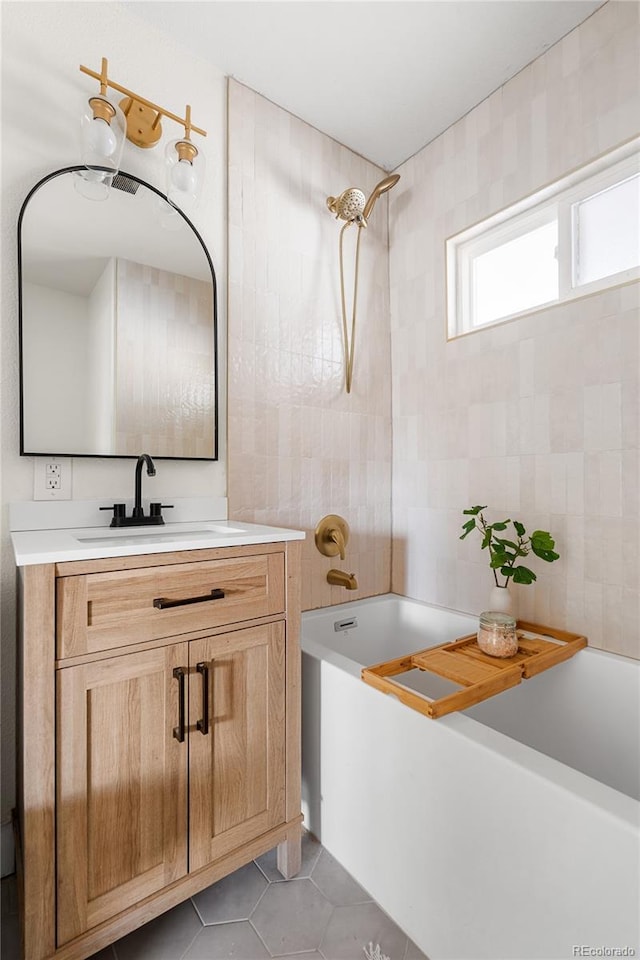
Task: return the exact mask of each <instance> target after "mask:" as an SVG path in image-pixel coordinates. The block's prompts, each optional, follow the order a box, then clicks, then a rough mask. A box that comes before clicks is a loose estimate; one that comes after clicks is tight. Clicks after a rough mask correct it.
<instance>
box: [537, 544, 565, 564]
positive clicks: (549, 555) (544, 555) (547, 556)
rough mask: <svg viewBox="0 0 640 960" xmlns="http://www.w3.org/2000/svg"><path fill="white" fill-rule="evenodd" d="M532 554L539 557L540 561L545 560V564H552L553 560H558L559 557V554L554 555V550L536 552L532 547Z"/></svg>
mask: <svg viewBox="0 0 640 960" xmlns="http://www.w3.org/2000/svg"><path fill="white" fill-rule="evenodd" d="M533 552H534V553H535V555H536V557H540V559H541V560H546V561H547V563H553V561H554V560H558V558H559V557H560V554H559V553H555V551H554V550H536V548H535V547H534V548H533Z"/></svg>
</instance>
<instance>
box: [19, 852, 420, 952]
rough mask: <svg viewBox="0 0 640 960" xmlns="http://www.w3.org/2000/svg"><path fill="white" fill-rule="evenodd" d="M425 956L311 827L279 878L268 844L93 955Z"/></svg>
mask: <svg viewBox="0 0 640 960" xmlns="http://www.w3.org/2000/svg"><path fill="white" fill-rule="evenodd" d="M370 943H372V944H373V946H374V947H375V946H376V945H377V944H380V948H381V950H382V953H383V954H384V955H385V956H387V957H389V960H427V958H426V957H425V955H424V954H423V953H421V951H420V950H419V949H418V948H417V947H416V945H415V944H414V943H413V942H412V941H411V940H409V938H408V937H407V936H406V934H404V933H403V932H402V930H400V928H399V927H398V926H396V924H395V923H394V922H393V921H392V920H391V919H390V918H389V917H388V916H387V915H386V914H385V913H384V912H383V911H382V910H381V909H380V907H379V906H378V905H377V904H376V903H375V902H374V901H373V900H372V899H371V897H370V896H369V894H368V893H367V892H366V891H365V890H363V889H362V887H361V886H359V884H357V883H356V882H355V880H354V879H353V877H351V876H350V874H348V873H347V872H346V870H345V869H344V868H343V867H342V866H341V865H340V864H339V863H338V862H337V860H335V859H334V858H333V857H332V856H331V855H330V854H329V853H328V851H327V850H325V849H324V847H322V846H321V845H320V844H319V843H318V841H317V840H315V838H314V837H312V836H311V834H308V833H305V834H303V841H302V869H301V870H300V873H299V874H298V876H297V877H295V878H294V879H293V880H283V879H282V877H281V875H280V874H279V873H278V871H277V869H276V852H275V850H272V851H270V852H269V853H267V854H265V855H264V856H262V857H260V858H259V859H258V860H255V861H254V862H252V863H249V864H247V865H246V866H244V867H241V868H240V869H239V870H237V871H236V872H235V873H233V874H231V876H229V877H225V879H224V880H220V881H219V882H218V883H215V884H213V886H211V887H208V888H207V889H206V890H203V891H202V893H199V894H197V895H196V896H195V897H192V899H191V900H187V901H186V902H185V903H182V904H180V905H179V906H178V907H175V908H174V909H173V910H170V911H169V912H168V913H165V914H163V916H161V917H158V918H157V919H156V920H152V921H151V923H148V924H146V925H145V926H144V927H140V929H139V930H136V931H135V932H134V933H130V934H129V935H128V936H126V937H123V938H122V940H118V941H117V942H116V943H114V944H113V946H111V947H108V948H107V949H106V950H102V951H101V952H100V953H97V954H95V955H94V956H93V957H92V958H91V960H269V958H271V957H286V958H287V960H364V957H365V952H364V951H365V948H368V947H369V944H370ZM1 956H2V960H18V957H19V954H18V934H17V898H16V893H15V878H14V877H8V878H6V879H5V880H3V881H2V949H1Z"/></svg>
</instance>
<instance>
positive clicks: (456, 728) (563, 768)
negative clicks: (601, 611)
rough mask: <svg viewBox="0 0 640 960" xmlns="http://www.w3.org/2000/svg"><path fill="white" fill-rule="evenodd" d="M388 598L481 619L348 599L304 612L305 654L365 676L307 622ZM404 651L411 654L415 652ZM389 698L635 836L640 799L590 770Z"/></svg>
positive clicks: (472, 723)
mask: <svg viewBox="0 0 640 960" xmlns="http://www.w3.org/2000/svg"><path fill="white" fill-rule="evenodd" d="M389 601H394V602H395V601H402V602H405V603H409V604H411V605H413V604H416V605H418V606H421V607H425V608H428V609H433V610H437V611H439V612H444V613H453V614H456V615H462V616H463V617H467V618H468V619H469V621H470V622H477V617H474V616H473V615H471V614H465V613H461V611H458V610H450V609H449V608H446V607H441V606H437V605H436V604H430V603H426V602H424V601H421V600H414V599H413V598H411V597H405V596H403V595H401V594H395V593H388V594H378V595H376V596H374V597H366V598H364V599H362V600H352V601H349V602H347V603H342V604H335V605H333V606H331V607H319V608H316V609H314V610H308V611H304V612H303V614H302V624H301V631H300V634H301V646H302V652H303V654H305V655H307V656H311V657H312V658H314V659H315V660H318V661H320V662H321V663H327V664H329V666H331V667H333V668H334V669H339V670H342V671H344V672H346V673H348V674H350V675H351V676H353V677H355V678H356V679H361V677H360V670H361V668H362V667H363V666H367V664H359V663H358V662H357V661H355V660H353V659H351V658H349V657H347V656H345V655H344V654H341V653H339V652H338V651H337V650H335V649H334V648H332V647H328V646H323V645H322V644H321V643H319V642H318V641H316V640H314V639H309V638H308V637H305V630H304V626H305V622H306V621H309V620H314V621H315V620H320V619H323V618H325V619H326V620H327V621H328V622H330V621H331V619H332V618H333V617H335V616H336V614H337V613H339V612H340V613H341V615H342V616H344V611H345V610H347V609H348V610H353V611H355V610H356V609H357V608H358V607H361V606H363V605H366V606H370V605H373V604H376V603H381V602H387V603H388V602H389ZM401 652H402V651H399V653H401ZM405 652H407V653H409V652H411V651H405ZM580 653H581V654H586V655H588V656H595V657H604V658H607V659H615V660H618V659H620V658H621V659H623V660H624V661H625V662H628V663H634V664H637V667H638V669H640V662H639V661H636V660H635V659H634V658H633V657H623V656H622V655H619V654H612V653H609V652H608V651H606V650H598V649H596V648H593V647H586V648H585V649H584V650H581V651H580ZM362 683H363V686H365V687H366V688H367V690H368V691H369V694H370V695H372V696H381V695H382V694H381V691H379V690H375V689H374V688H373V687H369V686H368V685H367V684H364V681H362ZM387 696H388V699H389V700H390V701H391V702H392V703H393V706H394V709H395V708H397V709H399V710H400V711H402V712H401V713H400V714H399V716H403V715H404V712H405V711H410V712H411V713H413V714H414V715H415V717H417V718H420V719H421V720H422V722H424V723H428V724H438V727H439V728H441V729H442V730H443V731H445V732H446V735H447V736H453V737H456V738H457V737H462V738H464V739H465V740H471V741H472V742H473V743H474V744H475V745H476V746H477V747H478V748H479V749H482V750H487V751H489V752H491V753H497V754H499V755H500V756H501V757H502V758H503V759H505V760H506V761H507V762H508V763H510V764H512V765H514V766H516V767H518V768H520V769H521V770H523V771H525V772H526V773H527V775H530V776H534V777H536V778H539V779H544V780H545V781H547V783H548V784H549V785H550V786H551V787H552V788H553V789H557V790H562V791H567V792H570V793H572V794H574V795H575V797H576V798H577V799H578V800H579V801H580V802H583V803H587V804H590V805H593V806H596V807H597V808H598V809H600V810H602V811H605V812H606V813H607V814H608V815H609V816H611V817H613V818H614V819H616V820H618V821H621V822H622V823H624V824H626V826H628V828H629V829H630V830H631V831H632V832H633V834H634V836H635V835H636V834H637V832H638V830H639V829H640V800H636V799H635V797H633V796H629V795H628V794H626V793H623V792H621V791H620V790H617V789H616V788H615V787H612V786H610V785H609V784H607V783H603V782H602V781H600V780H596V779H595V778H594V777H591V776H590V775H589V774H586V773H583V772H582V771H581V770H578V769H577V768H575V767H571V766H569V765H568V764H565V763H562V762H561V761H560V760H556V759H555V758H554V757H551V756H549V755H548V754H545V753H542V752H541V751H539V750H536V749H535V748H534V747H530V746H529V745H528V744H526V743H521V742H520V741H519V740H515V739H514V738H513V737H510V736H508V735H507V734H505V733H502V732H500V731H498V730H494V729H493V728H492V727H489V726H486V725H485V724H483V723H481V722H480V721H479V720H475V719H474V718H472V717H468V716H465V715H464V713H461V712H460V713H451V714H448V715H447V716H445V717H440V718H439V719H437V720H433V719H431V718H429V717H426V716H423V715H422V714H419V713H418V712H417V711H415V710H414V711H411V708H410V707H407V706H406V705H405V704H403V703H401V702H400V701H399V700H398V699H397V698H396V697H393V696H392V695H387ZM303 713H304V711H303Z"/></svg>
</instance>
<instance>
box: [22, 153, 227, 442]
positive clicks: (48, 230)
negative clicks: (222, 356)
mask: <svg viewBox="0 0 640 960" xmlns="http://www.w3.org/2000/svg"><path fill="white" fill-rule="evenodd" d="M83 170H84V168H82V167H68V168H66V169H64V170H57V171H56V172H55V173H52V174H50V175H49V176H48V177H45V178H44V179H43V180H41V181H40V182H39V183H38V184H36V186H35V187H34V188H33V189H32V190H31V192H30V193H29V195H28V197H27V199H26V200H25V202H24V204H23V206H22V210H21V211H20V218H19V221H18V268H19V284H20V385H21V397H20V401H21V402H20V453H21V454H23V455H25V456H27V455H31V456H32V455H48V456H52V455H58V456H73V457H78V456H93V457H129V456H138V454H139V453H140V452H141V451H143V450H144V451H145V452H146V453H149V454H150V455H151V456H152V457H161V458H162V457H165V458H171V459H188V460H192V459H194V460H215V459H217V402H216V401H217V336H216V323H217V319H216V277H215V272H214V269H213V264H212V262H211V258H210V256H209V253H208V251H207V249H206V247H205V245H204V243H203V241H202V238H201V237H200V235H199V234H198V232H197V230H196V229H195V227H194V226H193V224H192V223H191V222H190V221H189V220H188V219H187V218H186V217H185V216H184V215H183V214H182V213H181V211H179V210H176V209H175V208H173V207H170V206H169V205H168V203H167V201H166V197H165V196H164V195H163V194H161V193H160V192H159V191H158V190H156V189H155V187H152V186H150V185H149V184H148V183H144V181H142V180H139V179H138V178H137V177H134V176H132V175H130V174H124V173H121V174H118V175H117V176H116V177H115V178H114V180H113V186H112V188H111V192H110V194H109V197H108V199H107V200H104V201H102V202H95V201H92V200H88V199H86V197H83V196H82V195H81V194H80V193H79V192H78V191H77V190H76V189H75V188H74V179H75V178H76V177H77V176H78V175H79V173H80V172H81V171H83ZM167 226H169V227H170V229H167V228H166V227H167Z"/></svg>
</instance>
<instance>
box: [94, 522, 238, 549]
mask: <svg viewBox="0 0 640 960" xmlns="http://www.w3.org/2000/svg"><path fill="white" fill-rule="evenodd" d="M246 532H247V531H246V530H245V529H244V528H243V527H234V526H231V525H227V524H224V525H223V524H221V523H204V524H197V525H196V524H194V525H191V524H185V525H184V527H183V528H182V529H181V530H175V529H171V528H167V527H164V528H162V529H160V530H150V529H149V527H123V528H121V529H117V528H115V529H112V528H110V529H109V533H108V534H106V535H104V536H102V535H101V536H98V537H75V539H76V540H77V541H78V543H93V544H95V545H96V546H117V545H122V546H126V545H131V544H136V543H169V542H171V541H173V540H211V538H212V536H213V537H215V536H218V537H220V536H222V537H238V536H242V535H244V534H246Z"/></svg>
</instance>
